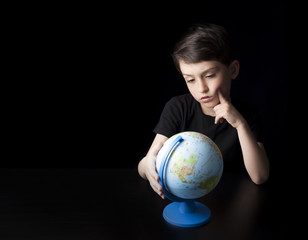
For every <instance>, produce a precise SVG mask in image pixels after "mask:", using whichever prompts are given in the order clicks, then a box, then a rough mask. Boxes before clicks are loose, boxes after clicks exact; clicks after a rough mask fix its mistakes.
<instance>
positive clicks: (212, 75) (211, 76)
mask: <svg viewBox="0 0 308 240" xmlns="http://www.w3.org/2000/svg"><path fill="white" fill-rule="evenodd" d="M215 76H216V74H215V73H213V74H210V75H207V76H206V77H207V78H213V77H215Z"/></svg>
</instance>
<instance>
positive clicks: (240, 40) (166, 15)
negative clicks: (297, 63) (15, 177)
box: [3, 1, 288, 172]
mask: <svg viewBox="0 0 308 240" xmlns="http://www.w3.org/2000/svg"><path fill="white" fill-rule="evenodd" d="M243 2H245V1H243ZM243 2H239V1H237V2H236V1H235V2H233V1H232V2H231V1H230V2H228V3H223V2H219V1H217V2H215V3H211V2H209V1H202V3H199V2H198V3H195V2H194V1H189V2H187V3H186V4H185V5H182V4H181V3H179V2H175V3H173V4H172V3H168V4H170V6H169V7H168V6H165V4H161V3H158V2H152V3H151V2H148V1H147V2H143V3H138V4H132V3H124V4H123V3H120V2H118V3H115V4H113V5H114V6H111V5H110V4H107V3H106V5H103V4H102V3H100V4H99V5H90V4H87V5H86V6H85V5H83V3H80V4H79V5H77V3H74V4H73V5H65V6H64V5H50V6H46V5H44V6H36V8H35V10H29V11H22V6H19V7H20V8H19V11H20V12H22V16H23V17H18V18H13V17H12V18H11V19H9V22H10V23H11V24H13V26H14V27H12V28H10V33H11V34H9V41H10V46H11V47H10V49H11V51H12V54H10V58H9V59H8V62H10V63H12V64H13V65H14V67H13V69H12V71H11V75H10V78H9V80H10V81H9V82H10V88H8V90H9V97H8V98H7V99H6V101H7V103H9V105H8V106H9V112H10V113H9V114H7V115H6V116H7V118H6V119H8V123H9V125H8V126H9V127H8V130H9V135H8V137H7V140H6V144H7V146H8V148H7V149H8V150H9V155H8V157H7V161H5V163H4V165H3V166H7V167H97V168H101V167H117V168H122V167H133V168H134V167H136V166H137V164H138V162H139V160H140V159H141V158H142V157H143V156H144V155H145V154H146V152H147V150H148V148H149V147H150V144H151V142H152V140H153V137H154V134H153V132H152V130H153V128H154V126H155V124H156V123H157V121H158V119H159V116H160V113H161V111H162V108H163V106H164V104H165V102H166V101H167V100H169V99H170V98H171V97H172V96H174V95H177V94H182V93H185V92H188V90H187V89H186V86H185V83H184V81H183V80H182V79H181V77H180V76H179V74H178V73H177V72H176V70H175V68H174V66H173V63H172V61H171V57H170V53H171V51H172V47H173V45H174V43H175V42H176V41H177V39H178V38H179V36H180V35H181V34H182V33H183V32H184V31H185V30H186V28H187V27H189V26H190V25H191V24H192V23H195V22H199V21H203V22H212V23H216V24H221V25H223V26H224V27H226V28H227V30H228V31H229V32H230V33H231V35H232V37H233V39H234V41H235V44H236V49H237V56H238V59H239V61H240V64H241V68H240V74H239V77H238V79H236V80H234V82H233V87H232V93H233V94H235V95H236V96H237V97H239V98H241V99H243V100H245V101H247V102H249V103H251V104H253V105H255V106H257V107H258V109H259V110H260V113H261V116H262V118H263V122H264V129H265V142H264V143H265V147H266V149H267V152H268V155H269V158H270V160H271V163H272V169H273V171H274V172H275V171H279V167H281V166H283V164H284V162H283V160H282V159H284V156H285V154H287V152H286V143H285V142H286V141H285V139H286V136H287V123H288V120H287V117H288V116H287V107H288V89H287V84H286V82H287V63H286V54H287V52H286V51H287V21H288V19H287V17H288V14H287V4H286V2H285V1H264V2H261V1H256V2H251V1H247V3H243ZM248 2H249V3H248ZM27 7H29V6H27ZM30 9H31V7H30ZM17 15H18V14H17ZM20 160H21V161H20ZM17 162H18V163H17ZM6 164H7V165H6Z"/></svg>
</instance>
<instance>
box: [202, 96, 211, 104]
mask: <svg viewBox="0 0 308 240" xmlns="http://www.w3.org/2000/svg"><path fill="white" fill-rule="evenodd" d="M212 100H213V97H210V96H205V97H202V98H201V102H204V103H207V102H210V101H212Z"/></svg>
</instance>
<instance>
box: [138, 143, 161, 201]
mask: <svg viewBox="0 0 308 240" xmlns="http://www.w3.org/2000/svg"><path fill="white" fill-rule="evenodd" d="M161 147H162V144H157V145H156V146H153V148H152V149H151V151H150V152H149V153H148V154H147V156H146V157H144V158H143V159H142V161H143V167H142V168H143V170H142V171H143V172H144V174H145V175H146V178H147V180H148V181H149V183H150V185H151V187H152V189H153V190H154V191H155V192H156V193H157V194H158V195H159V196H160V197H161V198H163V199H165V195H164V194H163V188H162V186H161V185H160V184H159V182H158V181H159V176H158V174H157V172H156V165H155V161H156V157H157V154H158V152H159V150H160V149H161Z"/></svg>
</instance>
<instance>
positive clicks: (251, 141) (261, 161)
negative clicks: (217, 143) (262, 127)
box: [213, 92, 270, 184]
mask: <svg viewBox="0 0 308 240" xmlns="http://www.w3.org/2000/svg"><path fill="white" fill-rule="evenodd" d="M218 96H219V99H220V104H218V105H216V106H215V107H214V108H213V109H214V111H215V114H216V117H215V123H218V122H219V121H220V120H222V119H226V121H228V123H229V124H230V125H231V126H232V127H234V128H235V129H236V130H237V133H238V137H239V141H240V145H241V149H242V154H243V158H244V165H245V168H246V170H247V172H248V174H249V176H250V178H251V180H252V181H253V182H254V183H255V184H262V183H264V182H266V181H267V179H268V177H269V168H270V164H269V160H268V158H267V155H266V152H265V150H264V146H263V144H262V143H260V142H257V141H256V139H255V137H254V135H253V133H252V131H251V129H250V127H249V125H248V123H247V122H246V120H245V119H244V118H243V116H242V115H241V114H240V113H239V112H238V111H237V109H236V108H235V107H234V106H233V105H232V104H231V103H230V102H229V101H228V100H227V99H226V98H225V97H224V96H223V95H222V94H221V92H218Z"/></svg>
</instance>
